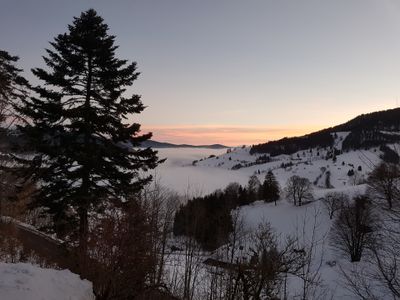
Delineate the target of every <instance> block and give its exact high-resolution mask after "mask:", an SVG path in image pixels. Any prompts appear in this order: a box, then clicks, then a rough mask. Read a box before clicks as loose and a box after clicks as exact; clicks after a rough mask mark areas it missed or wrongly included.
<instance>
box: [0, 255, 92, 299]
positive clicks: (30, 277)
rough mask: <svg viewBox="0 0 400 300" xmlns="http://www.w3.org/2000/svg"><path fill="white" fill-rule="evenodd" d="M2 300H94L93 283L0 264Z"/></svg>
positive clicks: (63, 272) (64, 274)
mask: <svg viewBox="0 0 400 300" xmlns="http://www.w3.org/2000/svg"><path fill="white" fill-rule="evenodd" d="M0 299H1V300H25V299H26V300H28V299H29V300H72V299H73V300H94V299H95V297H94V295H93V292H92V283H91V282H89V281H87V280H82V279H80V278H79V275H77V274H73V273H71V272H70V271H68V270H53V269H42V268H39V267H36V266H33V265H31V264H25V263H17V264H7V263H0Z"/></svg>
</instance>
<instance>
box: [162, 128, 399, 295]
mask: <svg viewBox="0 0 400 300" xmlns="http://www.w3.org/2000/svg"><path fill="white" fill-rule="evenodd" d="M346 134H347V133H338V135H337V136H338V138H337V140H336V141H335V146H336V148H337V149H339V150H340V149H341V142H342V140H343V139H344V137H345V136H346ZM392 147H393V145H392ZM249 150H250V149H249V148H232V149H229V150H227V149H222V150H213V149H185V148H180V149H159V156H160V157H161V158H167V161H166V162H165V163H164V164H163V165H161V166H160V167H158V168H157V170H156V172H155V175H156V177H157V178H158V180H159V181H160V182H161V184H163V185H165V186H167V187H169V188H170V189H172V190H175V191H177V192H179V193H181V194H189V195H194V196H199V195H205V194H207V193H210V192H213V191H214V190H216V189H223V188H224V187H226V186H227V185H228V184H229V183H231V182H238V183H239V184H241V185H246V184H247V182H248V180H249V177H250V176H251V175H254V174H255V175H257V176H258V178H259V179H260V181H263V180H264V176H265V174H266V172H268V171H269V170H272V171H273V173H274V175H275V176H276V178H277V180H278V182H279V183H280V186H281V188H284V187H285V185H286V182H287V180H288V178H290V177H291V176H293V175H298V176H301V177H306V178H308V179H309V180H310V181H311V182H312V183H313V188H314V197H315V199H316V201H315V202H313V203H311V204H308V205H304V206H302V207H295V206H293V205H292V204H291V203H289V202H288V201H287V200H286V199H284V198H283V199H281V201H279V202H278V205H277V206H275V205H273V204H267V203H264V202H263V201H257V202H255V203H253V204H251V205H248V206H243V207H241V208H240V214H241V216H242V217H243V219H244V223H245V226H246V228H247V229H249V230H252V229H256V228H257V226H258V225H259V224H260V223H263V222H269V223H270V224H271V225H272V227H273V228H274V230H275V231H276V233H277V234H278V235H280V236H282V237H285V236H296V235H297V236H299V235H298V234H299V230H300V231H301V230H302V229H304V231H305V232H306V234H305V235H303V236H302V239H303V241H304V243H307V241H308V240H310V239H311V238H312V236H311V233H312V232H313V226H314V224H315V235H316V236H315V237H314V238H315V239H317V240H318V241H319V242H318V243H317V244H318V245H317V246H316V247H315V257H314V260H315V262H314V264H315V267H314V268H315V270H317V269H318V270H319V273H320V276H321V282H322V284H321V290H323V292H324V293H325V294H324V296H322V298H321V297H320V299H357V297H355V296H354V295H353V294H352V293H351V292H350V291H349V290H347V289H346V287H345V285H344V281H343V278H342V276H341V271H340V268H343V269H345V270H348V269H349V268H351V267H353V266H354V265H355V264H351V263H350V262H349V259H348V258H347V257H343V256H341V255H340V254H339V253H337V250H334V249H332V247H331V245H330V240H329V231H330V228H331V225H332V221H331V220H330V219H329V216H328V215H327V212H326V211H325V210H324V208H323V207H322V205H321V201H319V200H318V199H320V198H321V197H323V196H324V195H325V194H326V193H327V192H334V191H337V192H344V193H346V194H348V195H349V196H350V197H351V196H354V195H358V194H362V193H364V192H365V189H366V184H365V179H366V178H367V177H368V174H369V172H371V170H372V169H373V168H374V166H376V165H377V164H378V163H379V162H380V160H381V159H380V155H381V152H380V151H379V149H378V148H372V149H369V150H357V151H350V152H345V153H343V154H340V155H337V157H336V159H334V160H333V159H332V158H329V159H326V156H327V155H328V151H329V150H328V149H311V151H309V150H308V151H299V152H298V153H294V154H292V155H280V156H277V157H273V158H272V160H271V161H269V162H267V163H262V164H259V163H256V161H257V158H259V157H260V156H261V155H259V154H257V155H250V154H249ZM193 161H196V162H195V163H194V164H193ZM238 164H241V165H242V167H240V168H239V169H232V167H233V168H235V166H236V165H238ZM350 170H352V171H353V172H354V175H353V176H349V175H348V172H349V171H350ZM328 173H329V181H330V185H331V186H330V188H327V187H326V177H327V174H328ZM358 265H363V262H361V263H358ZM200 281H201V280H200V279H199V287H201V286H203V288H206V286H205V282H200ZM288 285H289V287H290V291H289V298H290V299H297V297H298V295H299V294H300V290H301V284H300V283H299V282H298V280H297V279H296V278H289V283H288Z"/></svg>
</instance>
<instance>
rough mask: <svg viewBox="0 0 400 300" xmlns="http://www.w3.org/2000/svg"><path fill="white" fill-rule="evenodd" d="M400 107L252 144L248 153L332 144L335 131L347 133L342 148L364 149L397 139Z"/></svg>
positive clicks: (289, 151)
mask: <svg viewBox="0 0 400 300" xmlns="http://www.w3.org/2000/svg"><path fill="white" fill-rule="evenodd" d="M399 131H400V108H395V109H389V110H385V111H378V112H373V113H369V114H363V115H360V116H358V117H356V118H354V119H352V120H350V121H348V122H346V123H343V124H340V125H337V126H334V127H330V128H326V129H323V130H320V131H317V132H313V133H310V134H307V135H304V136H300V137H292V138H283V139H280V140H277V141H271V142H267V143H262V144H258V145H254V146H253V147H252V148H251V150H250V153H251V154H254V153H269V154H270V155H271V156H276V155H280V154H293V153H295V152H297V151H301V150H306V149H309V148H317V147H321V148H324V147H334V146H335V145H334V141H335V136H334V134H335V133H337V132H349V134H348V135H347V136H346V138H345V139H344V141H343V144H342V149H343V150H344V151H346V150H349V149H354V150H358V149H363V148H369V147H373V146H380V145H383V144H387V143H394V142H396V141H399V140H400V135H399V134H397V133H398V132H399Z"/></svg>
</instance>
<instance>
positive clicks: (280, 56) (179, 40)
mask: <svg viewBox="0 0 400 300" xmlns="http://www.w3.org/2000/svg"><path fill="white" fill-rule="evenodd" d="M0 3H1V11H0V36H1V44H0V48H2V49H5V50H8V51H10V52H11V53H12V54H15V55H18V56H20V57H21V61H20V65H21V67H23V68H24V69H26V71H27V72H26V73H27V77H28V78H29V79H31V78H32V77H31V75H29V73H30V71H29V69H30V68H32V67H38V66H43V61H42V60H41V55H43V54H44V48H45V47H48V46H49V45H48V42H49V41H51V40H52V39H53V38H54V36H56V35H57V34H58V33H62V32H65V31H66V26H67V24H70V23H71V22H72V18H73V16H78V15H79V14H80V12H81V11H83V10H86V9H88V8H94V9H96V10H97V11H98V13H99V14H100V15H101V16H103V18H104V19H105V22H106V23H107V24H108V25H109V26H110V32H111V33H112V34H115V35H116V36H117V39H116V41H117V44H119V45H120V50H119V52H118V54H119V56H120V57H121V58H126V59H129V60H135V61H137V63H138V67H139V71H140V72H141V73H142V74H141V76H140V77H139V79H138V81H137V83H136V85H135V87H134V88H133V91H135V92H137V93H139V94H141V95H142V97H143V98H142V99H143V102H144V103H145V105H147V106H148V108H147V109H146V110H145V112H143V114H142V115H141V116H140V117H139V121H140V122H141V123H142V124H143V126H144V128H145V129H150V130H153V131H154V133H155V137H156V138H158V139H159V140H163V139H168V140H170V141H174V142H179V141H181V142H192V143H202V142H217V141H220V142H226V143H252V142H259V141H261V140H266V139H271V138H276V137H279V136H282V135H290V134H294V133H301V132H302V131H303V132H306V131H308V130H310V129H315V128H321V127H326V126H331V125H335V124H337V123H340V122H343V121H346V120H348V119H349V118H351V117H353V116H356V115H357V114H360V113H363V112H369V111H373V110H379V109H385V108H392V107H395V106H396V99H397V98H399V99H400V88H399V87H400V85H399V83H400V1H394V0H335V1H323V0H319V1H317V0H304V1H300V0H292V1H287V0H279V1H278V0H270V1H268V0H263V1H261V0H260V1H255V0H254V1H253V0H247V1H239V0H199V1H190V0H181V1H177V0H159V1H152V0H143V1H133V0H131V1H118V0H117V1H110V0H108V1H106V0H96V1H94V0H92V1H89V0H80V1H65V0H64V1H61V0H34V1H33V0H25V1H22V0H0ZM399 102H400V101H399ZM210 128H211V129H210ZM180 129H183V130H182V132H184V133H185V134H183V133H182V134H181V135H179V134H177V132H179V130H180ZM192 129H193V131H191V130H192ZM213 129H215V130H213ZM236 129H238V130H237V131H238V132H241V135H240V134H236V135H235V130H236ZM210 132H212V133H213V134H210ZM227 132H230V137H229V138H228V137H227ZM191 133H193V134H192V135H191ZM157 134H158V136H157ZM250 137H251V138H250Z"/></svg>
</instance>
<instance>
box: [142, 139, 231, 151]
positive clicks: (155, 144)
mask: <svg viewBox="0 0 400 300" xmlns="http://www.w3.org/2000/svg"><path fill="white" fill-rule="evenodd" d="M140 146H141V147H143V148H147V147H150V148H208V149H226V148H229V147H227V146H224V145H221V144H212V145H198V146H197V145H188V144H172V143H165V142H158V141H153V140H149V141H145V142H143V143H142V144H141V145H140Z"/></svg>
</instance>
